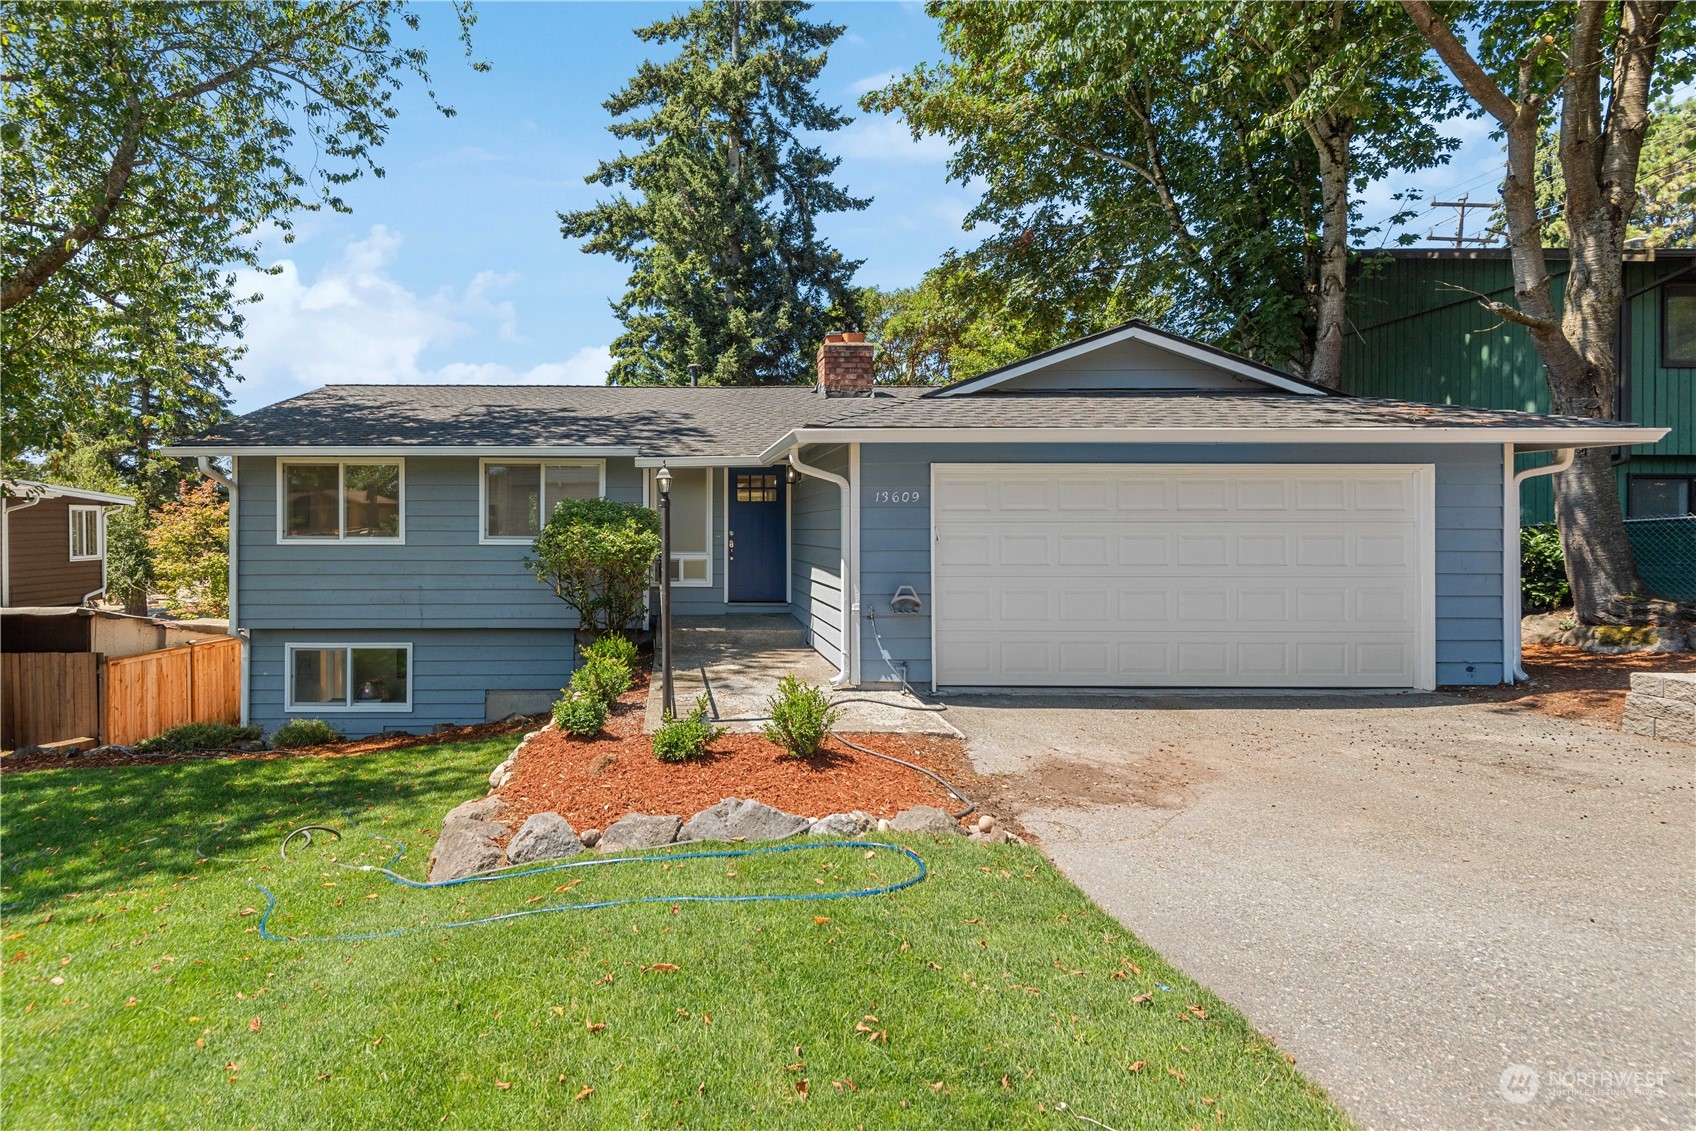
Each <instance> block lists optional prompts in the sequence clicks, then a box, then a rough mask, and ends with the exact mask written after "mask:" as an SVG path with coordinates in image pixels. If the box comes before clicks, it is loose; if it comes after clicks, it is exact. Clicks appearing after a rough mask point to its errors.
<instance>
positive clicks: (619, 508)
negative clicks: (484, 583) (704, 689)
mask: <svg viewBox="0 0 1696 1131" xmlns="http://www.w3.org/2000/svg"><path fill="white" fill-rule="evenodd" d="M659 552H660V516H659V514H658V513H657V512H655V511H652V510H650V509H648V508H647V507H644V506H638V505H637V504H635V503H621V502H617V501H615V500H613V499H565V500H563V501H562V502H560V503H559V504H557V505H556V506H555V507H554V513H553V514H551V515H547V516H546V521H545V522H544V524H543V526H542V530H541V532H540V533H539V534H537V535H536V541H535V542H534V543H533V544H532V546H531V550H530V556H529V557H527V558H525V560H524V564H525V565H526V566H528V567H529V568H530V570H531V571H532V572H533V573H535V575H536V577H537V579H538V580H540V581H541V582H542V583H543V584H544V585H546V586H548V588H550V589H552V590H553V591H554V596H556V597H558V598H559V599H560V600H562V601H564V602H565V603H566V604H567V605H568V606H570V607H571V608H572V609H573V610H574V611H575V612H576V613H577V620H578V623H579V624H581V625H582V626H583V627H584V628H585V629H587V630H588V631H590V632H592V633H596V634H600V633H606V632H608V631H611V630H613V629H629V628H631V627H633V626H635V625H636V624H637V623H638V622H639V621H640V620H641V619H642V614H643V612H644V610H645V607H646V604H647V600H648V588H649V586H650V585H651V583H652V582H653V574H654V559H655V558H656V557H658V556H659Z"/></svg>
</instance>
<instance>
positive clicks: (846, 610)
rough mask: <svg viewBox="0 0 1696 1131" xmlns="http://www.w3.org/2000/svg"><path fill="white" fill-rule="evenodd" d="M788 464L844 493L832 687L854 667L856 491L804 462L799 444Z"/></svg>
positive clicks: (791, 451)
mask: <svg viewBox="0 0 1696 1131" xmlns="http://www.w3.org/2000/svg"><path fill="white" fill-rule="evenodd" d="M789 466H790V467H793V468H794V469H795V470H796V471H799V472H800V473H801V474H802V475H808V476H811V477H812V478H814V479H823V480H824V481H825V482H827V483H834V484H836V490H837V493H838V494H840V495H841V496H842V534H841V541H842V561H841V569H842V574H841V577H842V601H841V604H842V665H841V666H842V670H841V671H839V672H837V673H836V674H835V675H833V676H831V677H830V685H831V686H832V687H844V686H846V685H847V684H848V682H849V680H850V678H851V673H852V672H853V670H854V660H853V652H854V638H853V635H852V632H851V630H852V629H853V628H854V619H853V618H854V613H853V605H854V602H853V601H852V600H850V591H851V590H850V585H851V581H850V578H849V576H848V563H849V562H851V561H853V560H854V552H853V547H852V546H850V545H849V538H850V536H851V534H852V529H851V528H852V525H853V519H852V507H853V505H854V492H853V488H852V487H850V486H849V483H848V480H847V479H845V478H843V477H842V476H840V475H838V474H836V473H835V472H834V471H826V470H825V469H824V468H822V467H814V466H812V465H811V464H809V463H804V462H802V460H801V449H800V447H799V446H797V447H793V448H790V449H789Z"/></svg>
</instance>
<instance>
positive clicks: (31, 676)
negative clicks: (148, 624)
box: [0, 636, 241, 749]
mask: <svg viewBox="0 0 1696 1131" xmlns="http://www.w3.org/2000/svg"><path fill="white" fill-rule="evenodd" d="M0 659H3V661H4V667H3V673H0V674H3V687H0V732H3V733H0V745H4V746H5V747H6V748H7V749H16V748H17V747H19V746H27V745H33V744H38V743H43V742H58V741H61V740H63V739H70V738H93V739H97V740H98V741H101V742H109V743H117V744H120V745H123V746H133V745H135V744H136V743H137V742H140V741H141V740H142V739H144V738H151V737H152V736H154V735H156V734H159V733H161V732H162V731H166V730H169V729H170V728H171V727H174V726H178V725H180V724H182V723H212V722H226V723H235V722H239V721H240V719H241V641H239V640H237V639H236V638H235V637H233V636H231V637H223V638H220V639H216V640H208V641H205V642H203V643H197V644H188V645H185V646H183V647H180V648H166V649H164V650H163V651H159V652H145V653H142V654H141V655H139V656H122V657H118V658H116V659H110V660H108V659H106V658H105V657H104V656H100V655H96V654H94V653H91V652H14V653H6V654H5V655H4V656H3V657H0Z"/></svg>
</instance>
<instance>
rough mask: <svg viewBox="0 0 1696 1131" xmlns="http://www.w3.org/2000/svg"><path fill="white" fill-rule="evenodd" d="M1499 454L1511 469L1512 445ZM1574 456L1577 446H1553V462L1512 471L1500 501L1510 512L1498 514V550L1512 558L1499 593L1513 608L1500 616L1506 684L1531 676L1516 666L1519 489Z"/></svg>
mask: <svg viewBox="0 0 1696 1131" xmlns="http://www.w3.org/2000/svg"><path fill="white" fill-rule="evenodd" d="M1502 454H1503V458H1504V459H1505V460H1506V461H1507V466H1508V468H1509V469H1510V470H1511V469H1512V467H1513V457H1514V449H1513V445H1512V444H1507V445H1504V451H1503V453H1502ZM1577 456H1578V449H1577V448H1556V449H1555V462H1553V463H1548V464H1544V465H1543V466H1542V467H1528V468H1526V469H1525V470H1524V471H1519V472H1515V473H1514V476H1513V490H1512V491H1511V492H1510V493H1509V495H1508V497H1507V498H1506V499H1503V500H1502V507H1503V510H1504V511H1506V510H1507V508H1508V507H1509V506H1510V505H1511V507H1512V508H1513V509H1512V512H1511V514H1510V513H1504V514H1503V515H1502V529H1503V531H1504V537H1503V539H1502V552H1503V555H1504V556H1505V557H1507V558H1511V559H1512V561H1513V567H1512V569H1511V570H1510V569H1509V568H1508V564H1507V562H1506V561H1504V562H1503V563H1502V572H1503V574H1505V575H1511V576H1512V578H1513V584H1512V586H1511V587H1504V588H1505V589H1506V592H1505V593H1504V594H1503V596H1504V598H1507V597H1511V599H1512V602H1513V608H1514V611H1515V615H1514V616H1511V617H1509V616H1504V617H1503V618H1502V619H1503V620H1504V621H1505V622H1506V624H1505V626H1504V627H1505V628H1506V633H1505V637H1506V640H1507V648H1506V649H1505V651H1506V652H1507V654H1508V659H1509V661H1510V664H1509V669H1508V677H1507V679H1506V681H1505V682H1507V683H1522V682H1524V681H1525V680H1528V679H1530V678H1531V677H1530V676H1529V675H1527V674H1526V672H1525V668H1524V667H1522V666H1521V665H1520V662H1519V660H1520V635H1521V629H1520V625H1519V621H1520V618H1519V616H1518V612H1519V594H1520V549H1519V492H1520V488H1521V486H1522V485H1523V484H1524V483H1525V481H1526V480H1527V479H1541V478H1542V477H1543V476H1545V475H1559V474H1560V473H1561V472H1563V471H1565V470H1566V469H1567V468H1569V467H1571V466H1572V461H1573V460H1574V459H1575V458H1576V457H1577ZM1502 611H1503V613H1506V612H1507V609H1506V608H1505V607H1504V608H1503V610H1502Z"/></svg>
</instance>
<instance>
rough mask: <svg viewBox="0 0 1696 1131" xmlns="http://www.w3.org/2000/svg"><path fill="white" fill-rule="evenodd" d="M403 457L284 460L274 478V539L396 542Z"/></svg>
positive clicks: (400, 535) (401, 529) (401, 531)
mask: <svg viewBox="0 0 1696 1131" xmlns="http://www.w3.org/2000/svg"><path fill="white" fill-rule="evenodd" d="M405 478H406V468H405V463H404V461H402V460H313V461H310V462H309V461H306V460H298V461H297V460H284V461H283V463H282V467H281V469H280V472H279V474H278V477H277V538H278V540H279V541H290V542H400V541H404V539H405V526H404V525H403V518H402V509H401V508H402V503H403V501H404V491H405Z"/></svg>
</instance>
